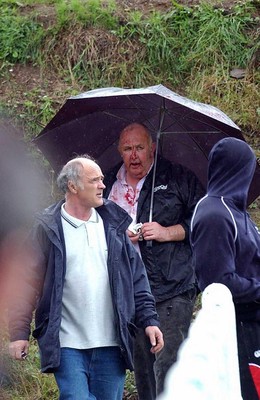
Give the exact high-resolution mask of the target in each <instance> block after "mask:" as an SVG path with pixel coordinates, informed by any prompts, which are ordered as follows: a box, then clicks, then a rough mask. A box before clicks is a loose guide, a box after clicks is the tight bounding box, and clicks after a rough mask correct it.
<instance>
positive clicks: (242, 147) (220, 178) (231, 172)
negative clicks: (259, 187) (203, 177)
mask: <svg viewBox="0 0 260 400" xmlns="http://www.w3.org/2000/svg"><path fill="white" fill-rule="evenodd" d="M255 168H256V156H255V154H254V152H253V150H252V149H251V147H250V146H249V145H248V144H247V143H246V142H244V141H243V140H240V139H235V138H233V137H227V138H225V139H222V140H220V141H219V142H217V143H216V144H215V145H214V147H213V148H212V150H211V152H210V154H209V166H208V189H207V193H208V195H209V196H223V197H225V198H226V199H230V200H232V201H233V202H234V203H235V204H236V205H237V206H239V208H242V209H245V208H246V203H247V195H248V190H249V186H250V183H251V181H252V178H253V175H254V172H255Z"/></svg>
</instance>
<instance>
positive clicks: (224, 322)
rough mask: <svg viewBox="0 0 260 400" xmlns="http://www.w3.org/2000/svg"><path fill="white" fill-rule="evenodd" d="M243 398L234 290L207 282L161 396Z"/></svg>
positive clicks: (194, 399) (164, 399)
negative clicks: (232, 291)
mask: <svg viewBox="0 0 260 400" xmlns="http://www.w3.org/2000/svg"><path fill="white" fill-rule="evenodd" d="M173 399H174V400H188V399H192V400H219V399H221V400H242V396H241V389H240V379H239V366H238V353H237V337H236V321H235V310H234V304H233V300H232V295H231V292H230V290H229V289H228V288H227V287H226V286H225V285H222V284H220V283H212V284H211V285H209V286H207V288H206V289H205V290H204V292H203V294H202V308H201V310H200V311H199V312H198V314H197V317H196V318H195V320H194V322H193V323H192V325H191V327H190V330H189V334H188V338H187V339H186V340H185V341H184V342H183V344H182V346H181V347H180V350H179V353H178V360H177V362H176V363H175V364H174V366H172V367H171V369H170V370H169V372H168V374H167V376H166V380H165V390H164V392H163V393H162V394H161V395H160V396H159V397H158V398H157V400H173Z"/></svg>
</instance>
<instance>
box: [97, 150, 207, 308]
mask: <svg viewBox="0 0 260 400" xmlns="http://www.w3.org/2000/svg"><path fill="white" fill-rule="evenodd" d="M119 168H120V165H117V166H116V167H115V168H114V169H113V170H112V171H110V172H109V173H108V174H106V176H105V180H104V183H105V185H106V189H105V191H104V196H105V197H108V195H109V192H110V190H111V188H112V185H113V183H114V182H115V180H116V174H117V172H118V169H119ZM152 174H153V168H152V170H151V171H150V173H149V174H148V176H147V178H146V179H145V182H144V184H143V186H142V189H141V192H140V195H139V199H138V207H137V222H148V221H149V212H150V202H151V188H152ZM204 194H205V191H204V190H203V188H202V186H201V184H200V182H199V180H198V179H197V177H196V176H195V174H194V173H193V172H191V171H190V170H188V169H186V168H185V167H183V166H182V165H179V164H172V163H171V162H170V161H168V160H166V159H164V158H161V157H159V158H158V161H157V166H156V176H155V188H154V203H153V221H156V222H158V223H159V224H161V225H162V226H171V225H176V224H180V225H182V227H183V229H184V230H185V239H184V240H183V241H178V242H174V241H171V242H157V241H153V242H152V246H151V247H149V246H147V242H146V241H145V240H144V241H140V242H139V246H140V251H141V254H142V260H143V262H144V264H145V267H146V271H147V274H148V278H149V282H150V285H151V289H152V293H153V295H154V297H155V300H156V301H157V302H160V301H164V300H167V299H170V298H172V297H174V296H177V295H179V294H181V293H184V292H186V291H187V290H189V289H191V288H193V287H194V284H195V274H194V269H193V267H192V262H191V247H190V242H189V229H190V221H191V217H192V213H193V210H194V208H195V205H196V203H197V202H198V200H199V199H200V198H201V197H202V196H203V195H204Z"/></svg>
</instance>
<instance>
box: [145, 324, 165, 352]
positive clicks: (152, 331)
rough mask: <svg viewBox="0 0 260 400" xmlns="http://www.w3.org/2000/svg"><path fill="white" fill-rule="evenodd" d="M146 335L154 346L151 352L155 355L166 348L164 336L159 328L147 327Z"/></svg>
mask: <svg viewBox="0 0 260 400" xmlns="http://www.w3.org/2000/svg"><path fill="white" fill-rule="evenodd" d="M145 333H146V335H147V336H148V337H149V339H150V343H151V345H152V347H151V350H150V351H151V353H153V354H155V353H158V352H159V351H160V350H162V348H163V346H164V342H163V334H162V332H161V331H160V329H159V328H158V326H147V327H146V328H145Z"/></svg>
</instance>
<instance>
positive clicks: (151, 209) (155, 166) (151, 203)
mask: <svg viewBox="0 0 260 400" xmlns="http://www.w3.org/2000/svg"><path fill="white" fill-rule="evenodd" d="M164 114H165V104H163V107H162V108H161V118H160V126H159V129H158V131H157V135H156V149H155V156H154V166H153V178H152V187H151V201H150V210H149V222H152V220H153V202H154V186H155V174H156V168H157V160H158V152H159V140H160V137H161V129H162V124H163V120H164ZM152 243H153V241H152V240H148V241H147V242H146V245H147V246H148V247H151V246H152Z"/></svg>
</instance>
